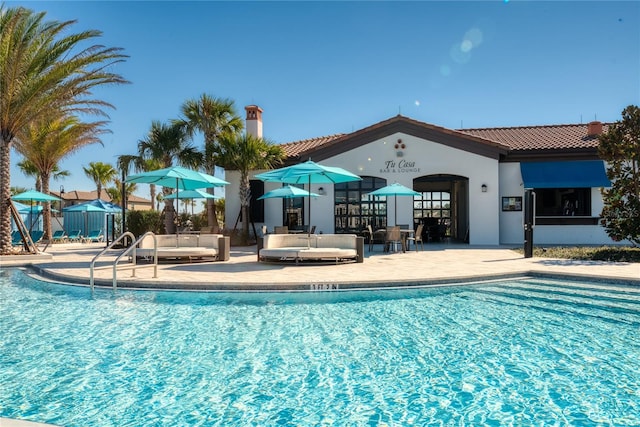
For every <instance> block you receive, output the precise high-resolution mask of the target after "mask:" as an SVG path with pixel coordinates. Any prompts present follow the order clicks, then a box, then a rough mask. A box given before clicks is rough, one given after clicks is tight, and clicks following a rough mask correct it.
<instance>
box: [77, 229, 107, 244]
mask: <svg viewBox="0 0 640 427" xmlns="http://www.w3.org/2000/svg"><path fill="white" fill-rule="evenodd" d="M102 240H104V235H103V234H102V230H91V231H90V232H89V234H88V235H87V236H85V237H83V238H82V242H83V243H88V242H102Z"/></svg>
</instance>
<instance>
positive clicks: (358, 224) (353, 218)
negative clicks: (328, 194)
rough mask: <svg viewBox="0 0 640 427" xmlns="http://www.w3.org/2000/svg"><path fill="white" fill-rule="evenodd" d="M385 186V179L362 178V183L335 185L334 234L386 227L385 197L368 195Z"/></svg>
mask: <svg viewBox="0 0 640 427" xmlns="http://www.w3.org/2000/svg"><path fill="white" fill-rule="evenodd" d="M386 184H387V182H386V180H385V179H382V178H375V177H371V176H369V177H362V181H354V182H345V183H342V184H335V187H334V206H335V207H334V218H335V231H336V233H359V232H360V231H362V230H363V229H365V228H366V227H367V225H371V228H373V229H376V228H384V227H386V226H387V201H386V197H375V196H370V195H369V193H370V192H372V191H374V190H377V189H378V188H382V187H384V186H385V185H386Z"/></svg>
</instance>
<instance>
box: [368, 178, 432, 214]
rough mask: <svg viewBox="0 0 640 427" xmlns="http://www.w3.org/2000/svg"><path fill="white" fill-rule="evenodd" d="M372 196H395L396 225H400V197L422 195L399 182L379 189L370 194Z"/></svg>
mask: <svg viewBox="0 0 640 427" xmlns="http://www.w3.org/2000/svg"><path fill="white" fill-rule="evenodd" d="M369 195H370V196H394V197H393V207H394V219H395V221H396V224H397V223H398V200H397V199H398V196H419V195H420V193H418V192H417V191H414V190H412V189H411V188H408V187H405V186H404V185H402V184H399V183H397V182H395V183H393V184H391V185H387V186H385V187H382V188H378V189H377V190H375V191H372V192H371V193H369Z"/></svg>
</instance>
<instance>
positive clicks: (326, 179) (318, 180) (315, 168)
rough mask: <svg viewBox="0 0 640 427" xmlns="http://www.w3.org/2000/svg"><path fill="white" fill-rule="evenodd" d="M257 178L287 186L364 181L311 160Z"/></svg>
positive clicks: (342, 170) (344, 171) (338, 169)
mask: <svg viewBox="0 0 640 427" xmlns="http://www.w3.org/2000/svg"><path fill="white" fill-rule="evenodd" d="M256 178H258V179H259V180H261V181H265V182H284V183H286V184H328V183H334V184H338V183H341V182H351V181H360V180H362V178H360V177H359V176H358V175H355V174H353V173H351V172H349V171H348V170H345V169H342V168H338V167H333V166H323V165H321V164H318V163H315V162H313V161H311V160H308V161H306V162H304V163H299V164H297V165H293V166H287V167H285V168H280V169H274V170H272V171H269V172H264V173H261V174H258V175H256Z"/></svg>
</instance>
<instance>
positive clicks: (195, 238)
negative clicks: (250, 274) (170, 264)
mask: <svg viewBox="0 0 640 427" xmlns="http://www.w3.org/2000/svg"><path fill="white" fill-rule="evenodd" d="M153 237H154V236H152V235H148V236H146V237H145V238H144V239H142V241H141V242H140V243H139V245H138V248H137V249H136V256H137V257H141V258H152V257H153ZM155 238H156V241H157V245H158V258H159V259H178V260H180V259H188V260H189V261H192V260H194V259H202V258H214V259H215V260H216V261H228V260H229V252H230V246H231V245H230V240H229V237H228V236H223V235H222V234H200V235H197V234H178V235H175V234H158V235H155Z"/></svg>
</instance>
